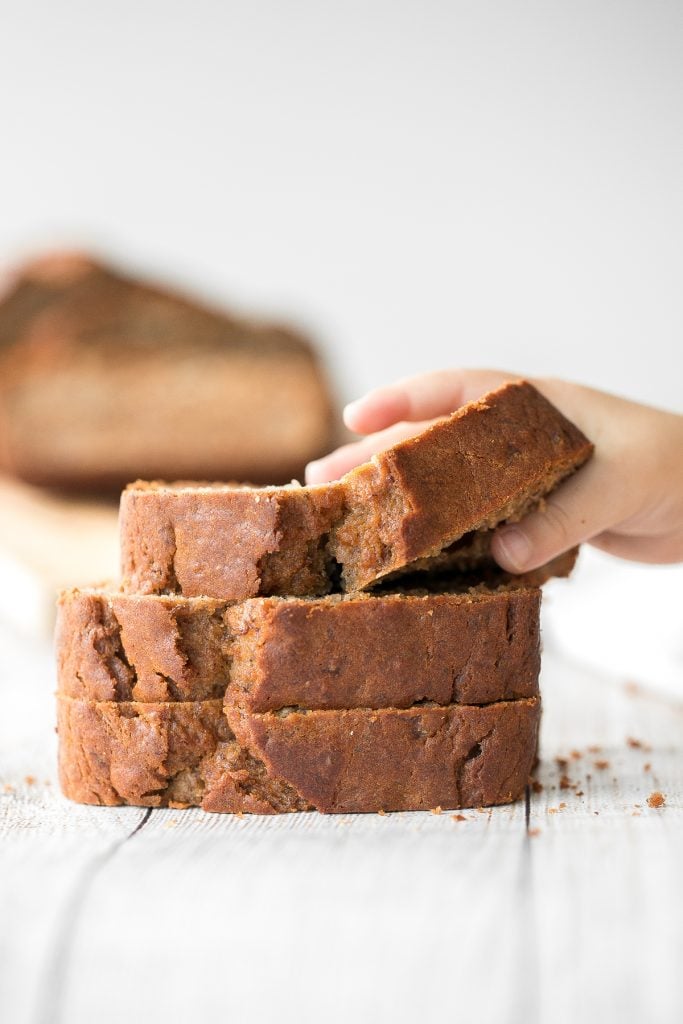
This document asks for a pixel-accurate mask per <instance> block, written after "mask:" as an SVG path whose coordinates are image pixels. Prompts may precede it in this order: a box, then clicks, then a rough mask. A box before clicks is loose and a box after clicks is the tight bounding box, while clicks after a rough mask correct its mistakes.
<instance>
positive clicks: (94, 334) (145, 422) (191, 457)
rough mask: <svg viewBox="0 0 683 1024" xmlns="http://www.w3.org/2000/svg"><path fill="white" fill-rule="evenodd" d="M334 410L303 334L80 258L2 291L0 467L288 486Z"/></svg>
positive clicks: (31, 478) (53, 258) (324, 436)
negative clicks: (202, 301) (206, 302)
mask: <svg viewBox="0 0 683 1024" xmlns="http://www.w3.org/2000/svg"><path fill="white" fill-rule="evenodd" d="M332 431H333V403H332V399H331V394H330V390H329V387H328V384H327V381H326V378H325V374H324V370H323V368H322V366H321V363H320V361H319V359H318V356H317V354H316V352H315V350H314V348H313V346H312V345H311V344H310V342H309V341H307V340H306V339H305V338H304V337H302V336H301V335H300V334H298V333H296V332H295V331H293V330H291V329H289V328H287V327H283V326H279V325H276V324H269V323H260V322H257V321H251V320H247V319H245V318H242V317H237V316H233V315H231V314H229V313H226V312H222V311H219V310H216V309H213V308H210V307H208V306H206V305H204V304H202V303H201V302H196V301H193V300H191V299H189V298H186V297H184V296H181V295H178V294H176V293H174V292H173V291H171V290H166V289H165V288H161V287H157V286H153V285H150V284H147V283H143V282H141V281H138V280H135V279H133V278H132V277H129V276H126V275H125V274H123V273H120V272H119V271H118V270H114V269H112V268H111V267H108V266H105V265H104V264H103V263H100V262H99V261H98V260H95V259H93V258H91V257H90V256H88V255H85V254H83V253H79V252H58V253H52V254H49V255H45V256H42V257H40V258H38V259H35V260H33V261H32V262H29V263H26V264H25V265H24V266H23V267H20V268H18V269H17V271H16V272H15V273H14V274H13V275H12V278H11V280H10V281H9V282H8V284H7V286H6V287H5V289H4V292H3V294H2V295H0V470H1V471H2V472H4V473H5V474H8V475H11V476H15V477H18V478H20V479H21V480H24V481H27V482H29V483H33V484H37V485H41V486H49V487H56V488H60V489H67V490H72V489H73V490H82V491H91V492H97V491H109V492H115V491H117V490H120V489H121V488H122V487H123V486H124V485H125V484H126V483H127V482H129V481H130V480H134V479H136V478H137V477H144V478H147V479H154V478H156V477H163V478H166V479H177V478H182V477H185V478H192V479H222V480H229V479H233V480H249V481H251V482H252V483H271V484H277V483H285V482H287V481H288V480H290V479H292V478H293V477H298V476H300V475H301V474H302V471H303V467H304V466H305V464H306V462H307V461H309V459H312V458H315V457H316V456H318V455H321V454H323V453H324V452H325V451H327V450H329V448H330V447H331V446H332V444H333V441H334V437H333V433H332Z"/></svg>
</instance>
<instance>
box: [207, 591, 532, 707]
mask: <svg viewBox="0 0 683 1024" xmlns="http://www.w3.org/2000/svg"><path fill="white" fill-rule="evenodd" d="M540 596H541V595H540V591H539V590H510V591H501V592H498V593H479V594H428V595H427V594H426V595H423V596H418V595H410V596H409V595H401V594H385V595H382V596H381V597H380V596H367V597H364V598H363V597H358V598H353V599H348V598H347V599H343V600H334V599H330V598H328V599H322V600H312V601H303V600H298V601H297V600H283V599H278V598H254V599H252V600H250V601H246V602H244V603H242V604H238V605H235V606H233V607H232V608H231V609H230V610H229V612H228V616H227V618H228V622H229V624H230V627H231V629H232V631H233V634H234V636H235V641H234V643H233V647H232V670H231V677H230V679H231V681H230V685H229V686H228V690H227V693H226V703H227V704H228V705H230V704H239V705H241V706H242V707H243V708H244V709H246V710H248V711H257V712H266V711H277V710H278V709H280V708H284V707H303V708H308V709H315V708H327V709H334V708H382V707H399V708H403V707H409V706H410V705H412V704H415V703H417V702H419V701H434V702H436V703H437V704H455V703H458V704H488V703H491V702H494V701H501V700H511V699H515V698H519V697H532V696H535V695H536V694H537V693H538V674H539V669H540V640H539V610H540Z"/></svg>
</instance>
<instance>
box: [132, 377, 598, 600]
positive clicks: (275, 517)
mask: <svg viewBox="0 0 683 1024" xmlns="http://www.w3.org/2000/svg"><path fill="white" fill-rule="evenodd" d="M592 450H593V446H592V444H591V443H590V442H589V441H588V440H587V439H586V438H585V437H584V435H583V434H582V433H581V431H580V430H579V429H578V428H577V427H575V426H574V425H573V424H572V423H570V422H569V420H567V419H566V417H564V416H563V415H562V414H561V413H560V412H559V411H558V410H557V409H556V408H555V407H554V406H553V405H552V404H551V403H550V402H548V401H547V399H545V398H544V397H543V396H542V395H541V394H540V393H539V392H538V391H537V390H536V389H535V388H534V387H533V386H532V385H531V384H528V383H527V382H525V381H517V382H513V383H509V384H506V385H504V386H503V387H501V388H499V389H497V390H496V391H493V392H491V393H490V394H488V395H485V396H484V397H483V398H481V399H479V400H478V401H476V402H471V403H470V404H468V405H466V406H464V407H463V408H462V409H459V410H458V411H457V412H455V413H453V415H452V416H450V417H447V418H445V419H443V420H440V421H438V422H437V423H435V424H434V425H433V426H431V427H430V428H428V429H427V430H425V431H424V432H422V433H421V434H418V435H417V436H415V437H413V438H409V439H408V440H406V441H403V442H401V443H400V444H397V445H395V446H394V447H393V448H390V449H388V450H387V451H385V452H380V453H379V454H378V455H376V456H374V458H373V459H372V460H371V461H370V462H369V463H366V464H364V465H362V466H359V467H358V468H357V469H354V470H352V471H351V472H350V473H348V474H347V475H346V476H345V477H344V478H343V479H342V480H341V481H338V482H335V483H331V484H329V485H322V486H316V487H300V486H297V485H290V486H287V487H278V488H272V487H271V488H251V487H240V486H238V485H200V484H174V485H166V484H162V483H142V482H138V483H136V484H133V485H131V486H130V487H129V488H127V490H126V491H124V493H123V496H122V499H121V548H122V569H123V577H124V587H125V588H126V589H127V590H128V591H129V592H138V593H148V594H150V593H182V594H185V595H187V596H206V597H214V598H220V599H224V600H244V599H246V598H249V597H255V596H258V595H292V596H302V595H321V594H325V593H329V592H330V591H331V590H332V589H333V588H335V587H338V586H341V589H342V590H345V591H355V590H361V589H364V588H366V587H368V586H371V585H372V584H375V583H377V582H378V581H380V580H382V579H383V578H385V577H387V576H390V575H391V574H393V573H404V572H409V571H411V569H418V568H419V569H422V570H424V569H429V568H430V567H432V566H433V567H434V568H437V569H442V568H448V567H454V568H463V567H465V568H467V569H476V568H478V567H479V566H483V567H486V566H489V565H490V564H491V559H490V555H489V554H488V534H487V531H490V530H492V528H493V527H495V526H496V525H498V524H499V523H501V522H503V521H510V520H514V519H518V518H520V517H521V516H522V515H524V514H525V513H526V512H528V511H530V510H531V509H532V508H533V507H535V505H537V503H538V502H539V500H540V499H541V498H542V497H543V496H544V495H546V494H548V493H549V492H550V491H551V490H552V489H553V488H554V487H555V486H556V485H557V484H558V483H559V482H560V481H561V480H562V479H563V478H564V477H566V476H568V475H569V474H570V473H572V472H573V471H575V470H576V469H578V468H579V467H580V466H581V465H582V464H583V463H584V462H585V461H586V460H587V459H588V458H589V457H590V455H591V453H592ZM470 535H472V536H470ZM570 565H571V559H568V560H567V559H564V560H560V562H559V563H558V564H557V565H556V566H554V567H553V568H551V569H550V570H549V571H548V574H547V575H550V574H552V573H553V572H557V571H559V572H566V571H567V568H568V567H570Z"/></svg>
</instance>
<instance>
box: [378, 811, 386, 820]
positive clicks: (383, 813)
mask: <svg viewBox="0 0 683 1024" xmlns="http://www.w3.org/2000/svg"><path fill="white" fill-rule="evenodd" d="M377 813H378V814H380V815H381V816H382V817H383V818H386V816H387V812H386V811H383V810H379V811H378V812H377Z"/></svg>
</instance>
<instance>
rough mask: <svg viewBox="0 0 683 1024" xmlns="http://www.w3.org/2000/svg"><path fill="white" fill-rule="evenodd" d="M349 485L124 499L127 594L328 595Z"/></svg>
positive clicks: (162, 491) (193, 490)
mask: <svg viewBox="0 0 683 1024" xmlns="http://www.w3.org/2000/svg"><path fill="white" fill-rule="evenodd" d="M343 500H344V495H343V490H342V488H341V486H340V485H334V484H333V485H330V486H329V487H320V488H304V487H282V488H263V489H255V488H249V487H237V486H234V487H191V486H189V487H183V486H178V487H166V486H163V485H159V486H158V487H153V486H152V487H150V486H144V485H143V486H141V485H138V484H133V485H131V486H129V487H128V488H126V490H125V491H124V492H123V494H122V496H121V513H120V525H121V558H122V573H123V581H124V588H125V589H126V590H129V591H131V592H134V593H141V594H155V593H156V594H158V593H182V594H185V595H186V596H188V597H193V596H206V597H216V598H223V599H226V600H237V601H239V600H243V599H244V598H247V597H254V596H256V595H258V594H260V593H264V594H290V595H292V596H297V595H307V594H312V595H319V594H325V593H327V592H328V591H329V589H330V587H331V583H330V578H329V575H328V565H327V553H326V549H325V540H326V537H327V536H328V534H329V532H330V530H331V528H332V525H333V523H334V522H335V520H336V519H337V518H338V517H339V516H340V515H341V512H342V507H343Z"/></svg>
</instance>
